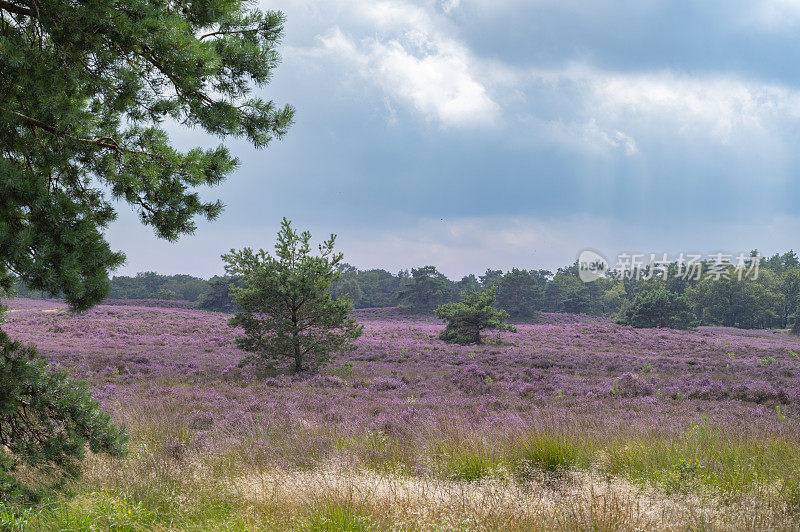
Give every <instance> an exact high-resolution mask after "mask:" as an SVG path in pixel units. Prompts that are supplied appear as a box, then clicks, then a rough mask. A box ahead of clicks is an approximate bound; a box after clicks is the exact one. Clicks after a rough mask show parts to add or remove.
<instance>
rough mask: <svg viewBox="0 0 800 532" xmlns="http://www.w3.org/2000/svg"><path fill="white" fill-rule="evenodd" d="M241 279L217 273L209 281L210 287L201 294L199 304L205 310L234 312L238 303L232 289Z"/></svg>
mask: <svg viewBox="0 0 800 532" xmlns="http://www.w3.org/2000/svg"><path fill="white" fill-rule="evenodd" d="M239 283H240V281H239V280H238V279H237V278H235V277H231V276H230V275H224V276H220V275H215V276H214V277H212V278H211V279H209V281H208V288H207V289H206V291H205V292H203V293H202V294H201V295H200V298H199V300H198V303H197V306H198V307H200V308H201V309H203V310H213V311H216V312H234V311H235V310H236V303H234V301H233V296H231V289H232V288H233V287H234V286H236V285H237V284H239Z"/></svg>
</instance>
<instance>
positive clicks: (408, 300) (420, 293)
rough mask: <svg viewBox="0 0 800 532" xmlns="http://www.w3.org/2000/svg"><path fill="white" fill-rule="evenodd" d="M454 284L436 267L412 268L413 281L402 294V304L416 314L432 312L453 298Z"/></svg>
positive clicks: (411, 280) (409, 282)
mask: <svg viewBox="0 0 800 532" xmlns="http://www.w3.org/2000/svg"><path fill="white" fill-rule="evenodd" d="M452 284H453V283H452V282H451V281H450V280H449V279H448V278H447V277H445V276H444V275H442V274H441V273H439V272H438V271H437V270H436V267H435V266H423V267H422V268H412V270H411V279H410V281H408V284H407V285H406V288H405V289H403V290H402V291H401V293H400V302H401V304H402V305H404V306H406V307H408V308H410V309H412V310H414V311H416V312H429V311H432V310H433V309H435V308H436V307H437V306H439V305H441V304H442V303H444V302H446V301H448V300H450V299H451V298H452V292H453V290H452Z"/></svg>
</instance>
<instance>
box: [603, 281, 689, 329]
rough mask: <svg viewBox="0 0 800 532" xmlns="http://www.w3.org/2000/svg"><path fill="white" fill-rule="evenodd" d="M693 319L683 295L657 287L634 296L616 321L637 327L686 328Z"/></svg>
mask: <svg viewBox="0 0 800 532" xmlns="http://www.w3.org/2000/svg"><path fill="white" fill-rule="evenodd" d="M694 321H695V319H694V314H692V311H691V307H690V306H689V302H688V301H687V300H686V298H685V297H683V296H679V295H676V294H673V293H672V292H668V291H666V290H662V289H659V290H650V291H648V292H644V293H642V294H639V295H638V296H636V298H635V299H634V300H633V302H632V303H631V304H630V306H628V307H627V308H626V309H625V310H624V311H623V312H622V315H621V316H620V318H619V319H618V320H617V323H620V324H623V325H631V326H633V327H638V328H646V327H666V328H670V329H688V328H689V327H691V326H692V325H693V324H694Z"/></svg>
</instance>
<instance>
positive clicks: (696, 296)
mask: <svg viewBox="0 0 800 532" xmlns="http://www.w3.org/2000/svg"><path fill="white" fill-rule="evenodd" d="M755 253H757V252H755V251H754V252H753V254H755ZM673 269H674V268H673ZM645 273H646V272H645ZM642 277H643V278H638V279H637V278H636V276H631V275H624V274H622V273H620V272H615V271H609V272H607V273H606V275H605V276H604V277H601V278H600V279H598V280H596V281H594V282H590V283H585V282H583V281H581V279H580V278H579V276H578V264H577V262H576V263H574V264H572V265H570V266H565V267H563V268H559V269H558V270H556V271H555V272H551V271H548V270H524V269H518V268H512V269H511V270H509V271H506V272H503V271H502V270H492V269H487V270H486V272H484V273H483V274H482V275H475V274H470V275H465V276H464V277H462V278H461V279H460V280H457V281H455V280H451V279H449V278H447V277H446V276H445V275H444V274H442V273H441V272H439V271H438V270H437V268H436V267H435V266H423V267H420V268H412V269H411V270H401V271H399V272H398V273H396V274H394V273H391V272H389V271H386V270H383V269H370V270H360V269H358V268H356V267H354V266H351V265H349V264H344V265H342V266H341V278H340V279H339V281H338V282H337V283H336V284H335V285H334V287H333V289H332V290H333V295H334V297H337V298H338V297H348V298H349V299H351V300H352V302H353V304H354V306H355V308H379V307H402V308H405V309H407V310H409V311H412V312H423V313H427V312H432V311H433V310H434V309H435V308H436V307H438V306H439V305H441V304H444V303H447V302H451V301H457V300H458V299H459V298H460V295H461V293H462V292H464V291H468V290H477V289H484V288H491V287H494V288H495V289H496V294H497V302H496V306H497V307H498V308H499V309H501V310H505V311H506V312H508V313H509V314H510V315H511V317H512V318H513V319H515V320H519V321H535V320H536V319H537V316H538V313H539V312H563V313H571V314H586V315H593V316H617V315H619V314H620V313H621V312H623V311H624V310H625V308H626V307H627V306H629V305H630V304H631V303H632V302H633V301H634V300H635V299H636V297H637V296H639V295H641V294H643V293H645V292H648V291H650V290H657V289H661V290H666V291H668V292H670V293H672V294H675V295H677V296H681V297H684V298H686V300H687V301H688V303H689V304H690V306H691V309H692V311H693V312H694V314H695V315H696V319H697V323H699V324H703V325H723V326H731V327H741V328H786V327H788V326H790V325H791V324H792V323H793V321H794V318H793V316H794V315H795V313H797V311H798V310H800V258H798V255H797V254H796V253H795V252H794V251H788V252H786V253H782V254H781V253H776V254H774V255H772V256H770V257H767V258H762V259H761V262H760V265H759V270H758V275H757V278H756V279H749V278H748V279H744V280H739V279H737V277H736V275H735V274H734V273H733V269H732V267H731V270H730V272H729V273H728V274H727V275H723V276H721V277H720V278H713V277H709V276H701V277H700V278H699V279H698V278H695V277H692V276H688V275H686V276H681V275H678V274H677V273H676V272H675V271H672V272H671V274H670V275H664V276H661V275H652V276H649V277H650V278H644V277H648V276H647V275H644V276H642ZM235 283H236V279H235V278H233V277H230V276H214V277H212V278H211V279H207V280H206V279H202V278H199V277H194V276H191V275H183V274H179V275H162V274H158V273H155V272H143V273H139V274H137V275H135V276H116V277H113V278H112V280H111V292H110V294H109V299H110V300H134V299H135V300H181V301H188V302H192V303H195V304H196V305H197V306H198V307H199V308H202V309H206V310H216V311H222V312H230V311H233V310H234V307H233V303H232V301H231V298H230V295H229V291H230V287H231V286H232V285H233V284H235ZM15 288H16V291H17V294H18V295H19V296H21V297H30V298H41V297H44V296H45V295H44V294H42V293H41V292H37V291H31V290H29V289H27V288H26V287H25V286H24V285H22V284H21V283H17V284H16V287H15Z"/></svg>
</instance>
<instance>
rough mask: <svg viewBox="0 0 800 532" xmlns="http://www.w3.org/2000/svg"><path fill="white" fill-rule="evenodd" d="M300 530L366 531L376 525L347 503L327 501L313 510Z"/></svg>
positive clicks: (314, 531)
mask: <svg viewBox="0 0 800 532" xmlns="http://www.w3.org/2000/svg"><path fill="white" fill-rule="evenodd" d="M299 528H300V530H303V531H308V532H327V531H330V532H337V531H341V532H367V531H369V530H374V529H375V528H376V527H375V526H374V525H373V524H372V522H371V520H370V518H369V516H367V515H364V514H363V513H361V512H360V511H359V510H357V509H356V508H353V506H352V505H350V504H347V503H333V502H331V503H327V504H325V505H324V506H323V507H322V508H320V509H318V510H317V511H315V512H314V513H313V514H312V515H311V516H310V517H309V518H308V519H307V520H306V521H305V522H304V523H301V525H300V527H299Z"/></svg>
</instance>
